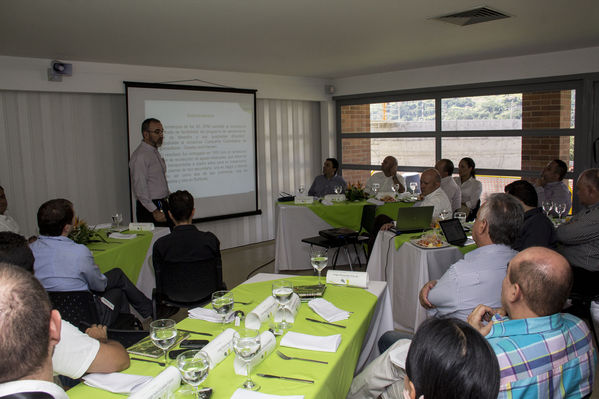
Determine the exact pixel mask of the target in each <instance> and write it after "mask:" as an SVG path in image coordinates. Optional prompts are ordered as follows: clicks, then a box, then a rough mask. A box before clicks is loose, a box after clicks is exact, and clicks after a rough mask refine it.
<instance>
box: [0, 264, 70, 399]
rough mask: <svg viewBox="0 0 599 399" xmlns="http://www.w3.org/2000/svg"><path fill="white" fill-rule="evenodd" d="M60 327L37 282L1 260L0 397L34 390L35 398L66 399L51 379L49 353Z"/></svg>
mask: <svg viewBox="0 0 599 399" xmlns="http://www.w3.org/2000/svg"><path fill="white" fill-rule="evenodd" d="M60 328H61V320H60V314H59V313H58V311H57V310H52V305H51V304H50V298H48V294H47V293H46V290H44V287H42V285H41V284H40V282H39V281H38V280H37V279H36V278H35V277H33V275H32V274H31V273H29V272H28V271H26V270H25V269H22V268H20V267H17V266H13V265H9V264H6V263H1V264H0V359H2V361H1V362H0V397H1V396H8V395H12V394H18V393H27V392H36V393H39V394H38V395H39V396H38V397H52V398H54V399H68V396H67V394H66V393H65V392H64V390H63V389H62V388H61V387H59V386H58V385H56V384H54V383H53V382H52V381H53V380H52V379H53V375H52V352H53V351H54V347H55V346H56V344H58V341H59V340H60ZM44 393H45V394H46V395H45V396H44ZM30 395H33V394H30ZM48 395H49V396H48ZM30 397H31V396H30Z"/></svg>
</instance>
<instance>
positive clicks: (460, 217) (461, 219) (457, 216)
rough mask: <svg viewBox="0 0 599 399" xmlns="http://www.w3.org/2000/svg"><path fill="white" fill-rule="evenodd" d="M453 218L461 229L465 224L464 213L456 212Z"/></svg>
mask: <svg viewBox="0 0 599 399" xmlns="http://www.w3.org/2000/svg"><path fill="white" fill-rule="evenodd" d="M453 216H454V217H455V218H456V219H458V220H459V221H460V223H461V224H462V227H464V224H466V212H456V213H454V214H453Z"/></svg>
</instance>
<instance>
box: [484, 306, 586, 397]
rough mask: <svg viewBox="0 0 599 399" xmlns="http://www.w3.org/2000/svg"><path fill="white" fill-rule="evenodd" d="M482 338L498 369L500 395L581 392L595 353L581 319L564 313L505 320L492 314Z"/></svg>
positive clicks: (544, 395) (571, 393)
mask: <svg viewBox="0 0 599 399" xmlns="http://www.w3.org/2000/svg"><path fill="white" fill-rule="evenodd" d="M486 338H487V340H488V341H489V343H490V344H491V347H492V348H493V350H494V351H495V354H496V355H497V360H498V361H499V369H500V371H501V386H500V388H499V398H500V399H503V398H526V399H529V398H539V399H541V398H543V399H545V398H582V397H584V396H585V395H588V394H589V393H590V392H591V390H592V388H593V376H594V375H595V365H596V363H597V355H596V353H595V349H594V348H593V343H592V336H591V334H590V333H589V329H588V328H587V326H586V324H585V322H584V321H582V320H580V319H579V318H577V317H575V316H572V315H570V314H567V313H557V314H554V315H551V316H545V317H535V318H530V319H518V320H510V319H508V318H502V317H501V316H499V315H495V316H494V318H493V326H492V327H491V332H489V334H488V335H487V337H486Z"/></svg>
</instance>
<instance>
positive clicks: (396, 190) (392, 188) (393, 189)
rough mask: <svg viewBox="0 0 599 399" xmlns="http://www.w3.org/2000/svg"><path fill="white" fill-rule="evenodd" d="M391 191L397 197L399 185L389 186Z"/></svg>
mask: <svg viewBox="0 0 599 399" xmlns="http://www.w3.org/2000/svg"><path fill="white" fill-rule="evenodd" d="M391 191H393V193H394V194H395V195H396V196H397V194H398V193H399V183H395V184H393V185H392V186H391Z"/></svg>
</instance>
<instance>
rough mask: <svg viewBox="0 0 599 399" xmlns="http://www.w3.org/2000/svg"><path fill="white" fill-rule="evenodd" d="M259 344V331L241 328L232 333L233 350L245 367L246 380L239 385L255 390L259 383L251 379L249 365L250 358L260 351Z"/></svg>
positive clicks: (250, 366) (250, 367)
mask: <svg viewBox="0 0 599 399" xmlns="http://www.w3.org/2000/svg"><path fill="white" fill-rule="evenodd" d="M260 346H261V343H260V332H259V331H258V330H250V329H249V328H241V329H239V330H238V331H236V332H235V334H234V335H233V350H234V351H235V354H236V355H237V356H238V357H239V360H241V361H242V362H244V363H245V364H246V367H247V374H248V375H247V380H246V381H245V382H244V383H243V384H242V385H241V387H242V388H245V389H249V390H251V391H257V390H259V389H260V385H258V384H256V383H255V382H254V381H252V365H251V361H252V359H253V358H254V357H255V356H256V354H257V353H258V352H259V351H260Z"/></svg>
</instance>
